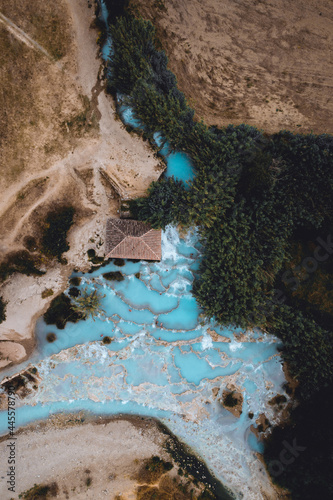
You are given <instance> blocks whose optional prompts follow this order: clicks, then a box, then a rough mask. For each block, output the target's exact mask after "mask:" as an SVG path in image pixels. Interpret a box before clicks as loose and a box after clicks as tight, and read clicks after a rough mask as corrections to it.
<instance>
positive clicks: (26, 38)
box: [0, 12, 62, 69]
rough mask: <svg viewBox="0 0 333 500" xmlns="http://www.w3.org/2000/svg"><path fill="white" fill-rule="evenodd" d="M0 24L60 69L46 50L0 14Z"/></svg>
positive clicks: (59, 65) (58, 64)
mask: <svg viewBox="0 0 333 500" xmlns="http://www.w3.org/2000/svg"><path fill="white" fill-rule="evenodd" d="M0 23H2V24H4V26H6V28H7V29H8V30H9V31H10V32H11V33H12V34H13V35H14V36H15V37H16V38H17V39H18V40H20V41H21V42H23V43H25V44H26V45H27V46H28V47H29V48H31V49H35V50H38V51H39V52H41V53H42V54H44V56H46V57H47V58H48V59H49V60H50V61H53V62H55V64H56V66H58V67H59V68H60V69H61V68H62V66H61V64H60V63H59V62H56V61H55V60H54V58H53V57H52V56H51V54H49V53H48V52H47V50H45V49H44V47H42V46H41V45H40V44H39V43H38V42H36V41H35V40H33V39H32V38H31V37H30V36H29V35H28V34H27V33H25V32H24V31H23V30H21V28H19V27H18V26H16V24H14V23H13V22H12V21H11V20H10V19H8V17H6V16H4V15H3V14H2V13H1V12H0Z"/></svg>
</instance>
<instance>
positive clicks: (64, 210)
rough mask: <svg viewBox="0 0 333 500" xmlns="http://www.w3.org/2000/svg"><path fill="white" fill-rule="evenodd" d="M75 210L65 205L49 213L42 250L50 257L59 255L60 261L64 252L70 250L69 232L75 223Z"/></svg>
mask: <svg viewBox="0 0 333 500" xmlns="http://www.w3.org/2000/svg"><path fill="white" fill-rule="evenodd" d="M74 214H75V210H74V208H73V207H72V206H65V207H61V208H58V209H57V210H54V211H51V212H49V213H48V214H47V217H46V221H45V224H44V230H43V235H42V241H41V243H42V252H43V253H44V254H45V255H47V256H49V257H57V258H58V260H59V262H60V261H61V256H62V254H63V253H64V252H67V251H68V250H69V245H68V243H67V232H68V231H69V229H70V227H71V226H72V224H73V218H74Z"/></svg>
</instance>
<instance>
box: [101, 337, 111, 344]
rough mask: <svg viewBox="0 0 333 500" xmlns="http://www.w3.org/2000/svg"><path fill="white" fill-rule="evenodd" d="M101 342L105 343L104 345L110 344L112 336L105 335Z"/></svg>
mask: <svg viewBox="0 0 333 500" xmlns="http://www.w3.org/2000/svg"><path fill="white" fill-rule="evenodd" d="M102 342H103V344H106V345H108V344H111V342H112V338H111V337H108V336H107V335H106V336H105V337H104V338H103V340H102Z"/></svg>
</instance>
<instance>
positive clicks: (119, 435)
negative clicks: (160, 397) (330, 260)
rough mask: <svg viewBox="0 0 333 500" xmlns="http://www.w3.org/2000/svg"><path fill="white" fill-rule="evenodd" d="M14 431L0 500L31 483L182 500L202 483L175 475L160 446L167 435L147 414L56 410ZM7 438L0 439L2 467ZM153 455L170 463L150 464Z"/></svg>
mask: <svg viewBox="0 0 333 500" xmlns="http://www.w3.org/2000/svg"><path fill="white" fill-rule="evenodd" d="M16 437H17V443H18V446H19V453H17V463H16V471H17V479H16V492H15V493H14V494H13V493H11V492H9V491H8V490H7V485H6V483H5V481H2V482H1V486H0V495H1V499H3V500H9V499H11V498H14V499H17V498H18V495H19V494H22V493H24V492H26V491H28V490H29V489H30V488H32V487H33V486H34V485H39V486H40V485H54V484H55V485H56V487H54V490H55V491H57V494H56V495H54V496H56V498H57V499H77V500H79V499H82V500H83V499H84V500H88V499H93V500H95V499H100V498H108V499H110V500H111V499H112V500H113V499H114V500H116V499H117V500H119V499H123V500H125V499H126V500H134V499H138V498H139V499H148V498H161V499H162V498H163V499H165V500H172V499H174V498H177V499H178V500H187V499H188V498H190V496H189V495H190V493H189V491H190V489H192V491H193V493H194V494H195V497H194V498H198V496H199V495H200V493H201V492H202V489H203V487H204V486H203V485H202V484H201V483H196V485H194V484H193V478H191V477H190V478H184V477H180V476H179V475H178V466H177V464H176V463H175V462H174V461H173V458H172V457H171V455H170V454H169V453H168V452H166V451H165V449H164V445H165V443H166V440H167V438H168V436H167V435H166V434H164V432H162V431H161V429H160V428H159V426H158V425H157V424H156V422H155V421H154V420H151V419H144V418H140V417H128V418H124V419H122V418H114V419H103V418H101V417H99V418H98V419H97V420H96V421H91V422H87V421H86V419H85V416H84V415H83V414H67V415H66V414H65V415H62V414H59V415H55V416H53V417H51V418H50V419H48V420H46V421H44V422H40V423H37V424H32V425H30V426H28V427H27V428H25V429H22V430H21V431H20V432H19V434H17V436H16ZM7 444H8V439H7V438H5V437H4V438H1V439H0V449H1V457H2V459H3V464H2V470H5V468H4V460H6V457H7V455H8V453H7V451H6V450H7ZM153 457H158V458H159V459H160V460H163V461H164V462H169V463H171V464H172V468H171V469H170V470H165V469H163V467H156V466H155V463H154V459H153ZM155 460H156V459H155ZM149 471H152V472H149ZM185 472H186V471H185ZM184 491H185V493H184ZM34 498H37V496H36V497H34ZM42 498H52V495H46V496H45V495H44V496H43V497H42ZM191 498H192V496H191Z"/></svg>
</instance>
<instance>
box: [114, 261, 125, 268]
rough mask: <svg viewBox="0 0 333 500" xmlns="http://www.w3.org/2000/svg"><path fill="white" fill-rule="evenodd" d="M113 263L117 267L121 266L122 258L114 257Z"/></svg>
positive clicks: (123, 263)
mask: <svg viewBox="0 0 333 500" xmlns="http://www.w3.org/2000/svg"><path fill="white" fill-rule="evenodd" d="M113 263H114V265H115V266H118V267H123V266H124V265H125V261H124V259H114V261H113Z"/></svg>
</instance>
